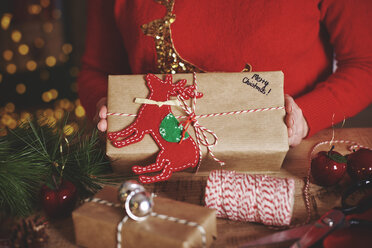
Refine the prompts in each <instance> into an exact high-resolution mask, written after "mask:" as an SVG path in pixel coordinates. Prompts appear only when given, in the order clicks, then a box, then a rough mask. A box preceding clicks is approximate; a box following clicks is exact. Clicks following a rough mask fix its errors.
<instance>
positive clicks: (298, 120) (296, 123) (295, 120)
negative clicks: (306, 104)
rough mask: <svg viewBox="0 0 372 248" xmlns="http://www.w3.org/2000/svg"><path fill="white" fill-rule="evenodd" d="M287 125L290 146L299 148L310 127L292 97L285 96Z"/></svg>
mask: <svg viewBox="0 0 372 248" xmlns="http://www.w3.org/2000/svg"><path fill="white" fill-rule="evenodd" d="M284 102H285V111H286V116H285V124H286V125H287V128H288V142H289V145H290V146H297V145H299V144H300V143H301V141H302V139H303V138H305V137H306V135H307V133H308V131H309V127H308V125H307V122H306V120H305V117H304V116H303V114H302V110H301V109H300V107H298V105H297V104H296V102H295V101H294V99H293V98H292V97H291V96H290V95H285V96H284Z"/></svg>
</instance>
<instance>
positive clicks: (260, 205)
mask: <svg viewBox="0 0 372 248" xmlns="http://www.w3.org/2000/svg"><path fill="white" fill-rule="evenodd" d="M294 185H295V184H294V180H293V179H289V178H274V177H269V176H265V175H246V174H242V173H236V172H234V171H226V170H216V171H213V172H211V173H210V175H209V178H208V182H207V187H206V190H205V203H206V206H207V207H209V208H212V209H215V210H216V214H217V217H220V218H228V219H231V220H236V221H247V222H259V223H263V224H265V225H270V226H287V225H289V224H290V222H291V217H292V210H293V203H294V189H295V186H294Z"/></svg>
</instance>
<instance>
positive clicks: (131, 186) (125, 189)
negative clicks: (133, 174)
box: [118, 180, 145, 204]
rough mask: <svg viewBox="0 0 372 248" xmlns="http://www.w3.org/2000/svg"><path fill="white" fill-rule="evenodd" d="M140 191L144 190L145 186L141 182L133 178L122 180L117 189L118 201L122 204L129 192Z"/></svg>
mask: <svg viewBox="0 0 372 248" xmlns="http://www.w3.org/2000/svg"><path fill="white" fill-rule="evenodd" d="M134 191H136V192H140V191H145V187H143V186H142V185H141V184H139V183H138V182H137V181H135V180H128V181H126V182H124V183H123V184H122V185H120V188H119V191H118V198H119V201H120V202H121V203H122V204H124V203H125V202H126V200H127V198H128V196H129V194H130V193H131V192H134Z"/></svg>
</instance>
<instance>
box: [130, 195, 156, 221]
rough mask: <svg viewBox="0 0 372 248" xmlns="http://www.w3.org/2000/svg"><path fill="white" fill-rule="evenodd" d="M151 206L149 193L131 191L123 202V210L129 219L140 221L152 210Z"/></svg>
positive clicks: (152, 203)
mask: <svg viewBox="0 0 372 248" xmlns="http://www.w3.org/2000/svg"><path fill="white" fill-rule="evenodd" d="M153 206H154V201H153V199H152V195H151V194H150V193H148V192H145V191H141V192H138V191H137V192H136V191H132V192H131V193H130V194H129V196H128V198H127V201H126V202H125V211H126V212H127V214H128V216H129V217H130V218H131V219H133V220H136V221H141V220H144V219H146V218H147V216H148V215H149V214H150V213H151V212H152V208H153Z"/></svg>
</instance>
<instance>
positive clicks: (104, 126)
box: [97, 119, 107, 132]
mask: <svg viewBox="0 0 372 248" xmlns="http://www.w3.org/2000/svg"><path fill="white" fill-rule="evenodd" d="M97 128H98V130H99V131H101V132H106V130H107V121H106V119H101V120H100V121H99V122H98V124H97Z"/></svg>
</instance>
